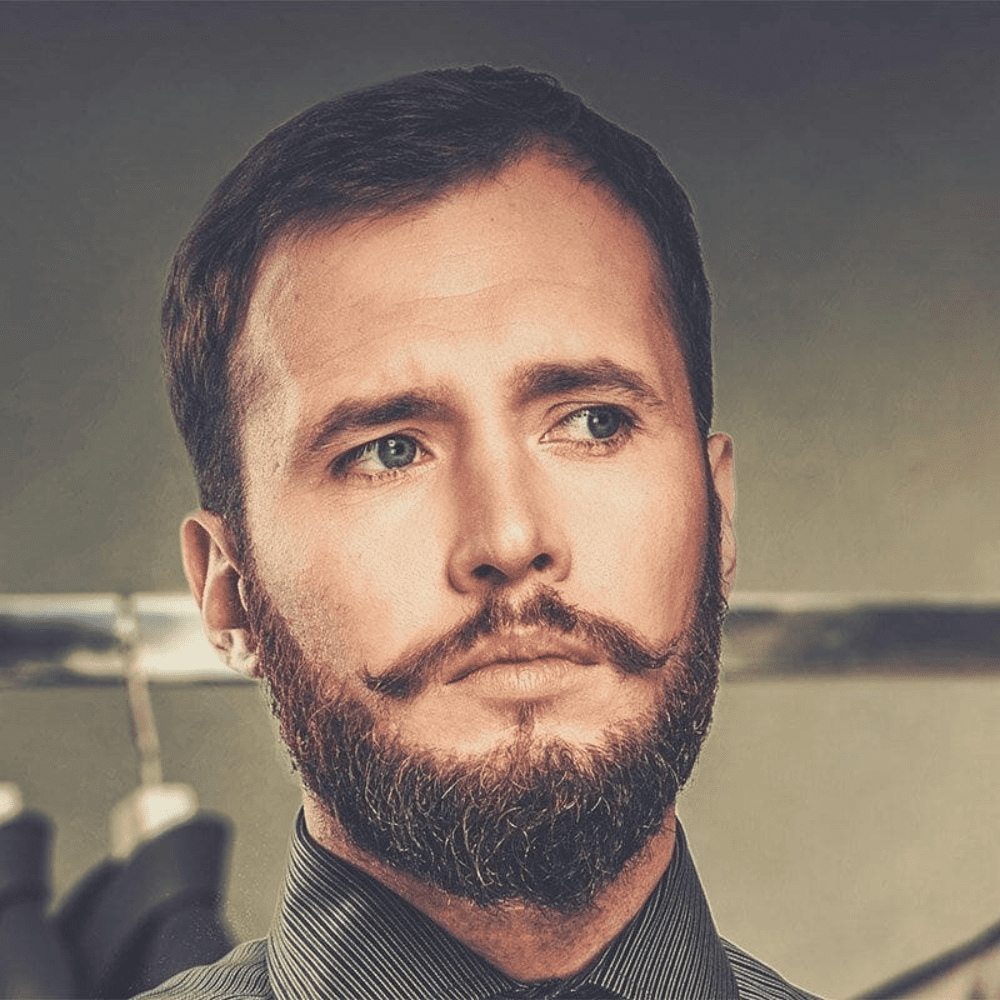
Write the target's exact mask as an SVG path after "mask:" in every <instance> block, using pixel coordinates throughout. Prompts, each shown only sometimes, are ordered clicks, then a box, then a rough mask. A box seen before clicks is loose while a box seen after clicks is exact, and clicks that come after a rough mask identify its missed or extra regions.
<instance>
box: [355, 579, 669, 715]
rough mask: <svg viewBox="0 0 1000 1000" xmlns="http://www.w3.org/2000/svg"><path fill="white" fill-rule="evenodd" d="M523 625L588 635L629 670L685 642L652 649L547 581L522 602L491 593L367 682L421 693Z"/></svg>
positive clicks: (659, 663)
mask: <svg viewBox="0 0 1000 1000" xmlns="http://www.w3.org/2000/svg"><path fill="white" fill-rule="evenodd" d="M518 628H536V629H537V628H550V629H553V630H554V631H556V632H559V633H560V634H562V635H572V636H574V637H575V638H578V639H582V640H584V641H585V642H587V643H588V644H589V645H590V646H592V647H593V649H594V651H595V652H596V653H599V654H601V656H602V657H603V658H605V659H607V660H609V661H610V662H611V663H612V664H613V665H614V666H615V667H617V668H618V669H619V670H621V671H622V672H623V673H626V674H639V673H645V672H648V671H651V670H658V669H660V668H661V667H663V666H665V665H666V664H667V663H668V662H669V661H670V660H671V659H673V658H674V657H675V656H676V655H677V652H678V648H679V646H680V639H679V638H675V639H673V640H671V641H670V642H669V643H667V645H666V646H664V647H661V648H659V649H651V648H650V647H649V646H647V645H646V644H645V643H644V642H643V641H642V640H641V639H640V638H639V636H638V635H636V633H635V632H634V631H633V630H632V629H630V628H629V627H628V626H627V625H623V624H621V623H619V622H616V621H613V620H612V619H610V618H604V617H602V616H600V615H594V614H591V613H589V612H587V611H582V610H580V609H579V608H576V607H573V606H572V605H570V604H567V603H566V602H565V601H563V600H562V598H560V597H559V595H558V593H557V592H556V591H555V590H553V589H552V588H551V587H542V588H541V589H539V590H538V592H537V593H535V595H534V596H533V597H531V598H530V599H529V600H527V601H526V602H524V603H522V604H520V605H518V606H515V605H514V604H513V603H512V602H511V601H510V600H509V599H508V598H506V597H505V596H502V595H498V594H497V595H490V596H489V597H488V598H487V599H486V601H485V602H484V603H483V606H482V608H480V610H479V611H478V612H477V613H476V614H474V615H472V616H470V617H469V618H468V619H466V620H465V621H464V622H462V623H460V624H459V625H457V626H456V627H455V628H453V629H452V630H451V631H449V632H448V633H446V634H445V635H444V636H442V637H441V638H439V639H436V640H434V641H432V642H430V643H428V644H427V645H425V646H424V647H423V648H421V649H418V650H417V651H416V652H414V653H411V654H409V655H407V656H405V657H403V658H402V659H400V660H398V661H397V662H396V663H394V664H393V665H392V666H391V667H390V668H389V669H388V670H386V671H384V672H382V673H379V674H378V675H375V674H367V675H366V677H365V683H366V685H367V686H368V689H369V690H370V691H373V692H375V693H376V694H382V695H386V696H387V697H389V698H394V699H398V700H404V699H407V698H413V697H416V695H418V694H419V693H420V692H421V691H422V690H423V688H424V687H425V686H426V685H427V684H428V682H429V681H430V680H431V679H432V678H433V677H435V676H439V675H440V674H442V673H443V672H444V670H445V668H446V665H447V664H448V662H449V661H450V660H451V659H452V658H454V657H455V656H458V655H460V654H462V653H467V652H468V651H469V650H471V649H472V648H473V647H474V646H475V645H476V643H477V642H479V641H481V640H482V639H485V638H486V637H488V636H497V635H501V634H502V633H503V632H505V631H511V630H514V629H518Z"/></svg>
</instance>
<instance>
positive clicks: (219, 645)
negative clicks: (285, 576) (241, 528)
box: [181, 510, 259, 677]
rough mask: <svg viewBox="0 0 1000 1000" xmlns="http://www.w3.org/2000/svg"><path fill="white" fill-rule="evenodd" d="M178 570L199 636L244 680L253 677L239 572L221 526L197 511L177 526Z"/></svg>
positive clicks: (254, 662)
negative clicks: (180, 566) (198, 615)
mask: <svg viewBox="0 0 1000 1000" xmlns="http://www.w3.org/2000/svg"><path fill="white" fill-rule="evenodd" d="M181 552H182V554H183V557H184V572H185V574H186V575H187V579H188V585H189V586H190V588H191V593H192V595H193V596H194V599H195V602H196V603H197V605H198V609H199V611H200V612H201V619H202V622H203V623H204V626H205V635H206V636H207V637H208V641H209V642H210V643H211V644H212V647H213V648H214V649H215V651H216V653H218V655H219V656H220V658H221V659H222V660H223V661H224V662H225V663H226V664H227V665H228V666H229V667H231V668H232V669H233V670H235V671H237V672H238V673H241V674H245V675H247V676H248V677H256V676H259V667H258V658H257V651H256V647H255V644H254V641H253V636H252V633H251V630H250V628H249V621H248V618H247V612H246V606H245V604H244V599H243V585H242V581H243V574H242V571H241V569H240V567H239V565H238V564H237V561H236V559H235V556H234V552H235V546H234V545H233V541H232V537H231V534H230V531H229V529H228V527H227V526H226V524H225V522H224V521H223V520H222V518H221V517H219V516H218V515H217V514H213V513H212V512H211V511H206V510H200V511H197V512H196V513H194V514H191V515H189V516H188V517H187V518H185V520H184V523H183V524H182V525H181Z"/></svg>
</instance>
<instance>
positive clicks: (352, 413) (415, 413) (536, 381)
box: [299, 360, 665, 459]
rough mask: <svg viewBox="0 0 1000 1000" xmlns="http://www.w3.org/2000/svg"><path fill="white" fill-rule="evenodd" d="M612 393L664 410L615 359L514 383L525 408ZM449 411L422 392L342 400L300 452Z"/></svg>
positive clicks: (541, 368) (534, 372) (451, 414)
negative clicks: (584, 394)
mask: <svg viewBox="0 0 1000 1000" xmlns="http://www.w3.org/2000/svg"><path fill="white" fill-rule="evenodd" d="M602 389H603V390H608V389H614V390H617V391H619V392H624V393H626V394H628V395H630V396H632V397H634V398H635V399H636V400H638V401H639V402H641V403H644V404H645V405H647V406H663V405H665V404H664V401H663V399H662V398H661V397H660V396H659V394H658V393H657V392H656V391H655V390H654V389H653V388H652V386H650V384H649V383H648V382H647V381H646V380H645V379H644V378H643V377H642V376H641V375H640V374H639V373H638V372H637V371H634V370H633V369H631V368H626V367H624V366H623V365H619V364H616V363H615V362H614V361H606V360H599V361H594V362H591V363H589V364H578V365H576V364H541V365H531V366H529V367H527V368H526V369H523V370H522V371H521V372H520V373H519V374H518V375H517V376H516V377H515V379H514V393H513V395H514V399H515V400H516V402H517V403H518V405H521V406H524V405H527V404H530V403H534V402H538V401H539V400H543V399H547V398H551V397H553V396H561V395H565V394H566V393H568V392H593V391H600V390H602ZM454 418H455V411H454V408H453V407H452V406H451V405H449V404H448V403H446V402H444V401H443V400H442V399H441V398H434V397H432V396H428V395H426V394H424V393H421V392H402V393H390V394H387V395H385V396H379V397H376V398H374V399H345V400H344V401H343V402H340V403H338V404H337V405H336V406H334V407H333V409H331V410H330V412H329V413H327V415H326V416H325V417H324V418H323V420H322V422H321V423H320V424H319V425H318V426H316V427H314V429H313V430H312V431H311V432H309V433H307V434H306V435H305V443H304V445H303V447H302V449H301V450H300V452H299V454H300V456H301V457H302V459H309V458H311V457H312V456H315V455H317V454H319V453H320V452H322V451H323V450H324V449H326V448H327V447H328V446H329V445H330V444H331V442H333V441H335V440H336V439H337V438H338V437H340V436H341V435H343V434H350V433H353V432H355V431H359V430H378V429H380V428H382V427H387V426H390V425H392V424H395V423H398V422H399V421H401V420H439V421H443V420H453V419H454Z"/></svg>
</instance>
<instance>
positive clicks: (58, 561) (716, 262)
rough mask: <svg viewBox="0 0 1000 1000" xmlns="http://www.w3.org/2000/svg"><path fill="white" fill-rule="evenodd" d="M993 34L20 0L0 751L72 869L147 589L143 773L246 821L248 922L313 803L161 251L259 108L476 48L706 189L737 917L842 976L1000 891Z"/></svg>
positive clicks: (6, 382) (239, 836) (966, 21)
mask: <svg viewBox="0 0 1000 1000" xmlns="http://www.w3.org/2000/svg"><path fill="white" fill-rule="evenodd" d="M998 51H1000V5H998V4H996V3H961V2H958V3H933V2H931V3H890V4H884V3H853V2H852V3H823V2H815V3H785V2H766V3H722V2H718V3H717V2H702V3H683V2H678V3H659V2H643V3H626V2H621V3H617V2H616V3H608V2H601V0H594V2H588V3H575V2H549V3H533V2H518V3H491V2H469V3H462V2H455V3H380V2H365V3H324V2H317V3H296V2H272V3H265V4H257V3H159V2H143V3H129V2H121V3H86V2H80V3H44V2H43V3H17V2H7V3H4V4H2V5H0V114H2V116H3V119H2V120H3V137H4V138H3V144H4V150H5V151H4V155H3V157H2V158H0V173H2V177H3V180H2V183H0V198H2V199H3V208H2V212H0V234H2V235H0V253H2V254H3V258H2V264H0V282H2V299H0V309H2V310H3V313H2V317H3V318H2V331H3V332H2V336H3V338H4V340H3V354H2V358H3V361H2V363H0V386H2V393H0V414H2V417H0V436H2V437H0V440H2V445H0V447H2V454H3V458H4V475H3V476H2V477H0V497H2V502H0V594H3V595H6V596H4V597H2V598H0V781H11V782H16V783H17V785H18V786H19V788H20V789H21V791H22V792H23V794H24V799H25V801H26V802H27V803H28V804H30V805H32V806H34V807H37V808H39V809H42V810H43V811H45V812H47V813H48V814H49V815H50V816H51V817H53V819H54V821H55V824H56V831H57V833H56V839H55V844H54V852H53V858H52V866H53V867H52V872H53V876H52V877H53V891H54V896H55V899H56V901H57V902H58V900H59V899H60V898H61V897H62V896H64V895H65V893H66V892H67V891H68V890H69V889H70V888H71V887H72V886H73V884H74V883H75V882H76V881H77V880H78V879H79V878H80V877H81V875H82V874H83V873H84V872H86V871H87V870H88V869H89V868H90V867H91V866H92V865H94V864H96V863H97V862H98V861H100V860H101V858H102V857H103V856H104V855H105V854H106V852H107V846H108V845H107V840H108V833H107V830H108V813H109V811H110V810H111V807H112V806H113V805H114V803H115V802H116V801H118V800H120V799H121V798H122V797H123V796H125V795H126V794H127V793H128V792H129V791H131V790H132V789H133V788H134V787H135V786H136V784H137V783H138V781H139V768H138V765H137V757H136V752H135V749H134V746H133V739H132V736H131V728H132V725H133V722H132V721H130V714H129V710H128V705H129V702H128V699H127V698H126V696H125V691H124V687H123V685H122V683H121V680H120V678H121V674H122V657H121V655H120V653H119V651H118V647H117V646H116V645H115V642H116V640H115V639H114V634H115V628H116V619H115V604H114V601H113V599H112V597H111V596H110V595H112V594H136V593H138V594H141V595H142V596H141V597H140V599H139V603H138V609H139V613H140V618H139V624H140V638H139V640H138V643H137V644H136V645H135V646H134V649H136V650H138V653H137V659H136V662H137V663H138V664H139V665H140V666H141V667H142V669H143V670H144V672H145V674H146V675H148V676H151V677H152V678H153V680H152V683H151V689H152V694H151V699H152V701H151V704H152V710H153V713H154V715H155V719H156V722H157V724H158V729H159V736H160V742H161V755H162V771H163V775H164V776H165V778H166V779H167V780H170V781H176V782H187V783H189V784H190V785H191V786H192V787H193V788H195V789H196V790H197V795H198V800H199V802H200V804H201V805H202V806H203V807H204V808H206V809H209V810H214V811H217V812H220V813H223V814H225V815H228V816H230V817H231V818H232V819H233V820H234V822H235V837H234V841H233V850H232V856H231V860H230V866H229V878H228V883H227V910H226V913H227V918H228V920H229V922H230V924H231V926H232V928H233V930H234V932H235V934H236V936H237V937H239V938H243V937H249V936H259V935H261V934H263V933H265V932H266V929H267V926H268V923H269V920H270V916H271V910H272V907H273V903H274V899H275V895H276V892H277V888H278V886H279V884H280V880H281V877H282V871H283V864H284V853H285V847H286V843H287V838H288V835H289V832H290V828H291V821H292V818H293V817H294V814H295V811H296V808H297V801H298V795H297V791H296V785H295V782H294V778H293V776H292V775H291V774H290V769H289V767H288V765H287V763H286V762H285V760H284V758H283V757H282V755H281V754H280V752H279V751H278V750H277V749H276V748H275V746H274V740H273V736H272V732H271V724H270V721H269V718H268V716H267V711H266V707H265V705H264V702H263V700H262V699H261V697H260V695H259V693H258V692H257V691H256V689H255V687H254V686H253V685H249V684H242V683H238V682H233V681H231V680H230V679H229V678H228V675H225V674H223V673H221V672H220V671H219V669H218V667H217V666H216V665H215V664H214V662H213V659H212V656H211V653H210V652H208V651H207V650H206V647H205V646H204V644H203V643H202V642H201V640H200V639H199V625H198V622H197V620H196V617H195V616H194V614H193V610H194V609H193V606H192V605H191V604H190V602H189V601H188V600H187V599H186V598H185V597H183V590H184V586H185V585H184V579H183V573H182V569H181V564H180V559H179V556H178V551H177V527H178V524H179V522H180V519H181V517H182V516H183V514H184V513H185V512H186V511H187V510H189V509H191V508H192V507H194V506H195V494H194V491H193V487H192V484H191V479H190V474H189V471H188V467H187V461H186V457H185V455H184V452H183V448H182V446H181V444H180V441H179V439H178V438H177V435H176V433H175V431H174V428H173V425H172V422H171V419H170V415H169V410H168V405H167V402H166V397H165V393H164V392H163V389H162V386H161V382H160V375H159V342H158V325H159V323H158V310H159V296H160V294H161V291H162V285H163V280H164V277H165V274H166V271H167V268H168V266H169V262H170V258H171V256H172V254H173V252H174V250H175V249H176V246H177V244H178V243H179V241H180V240H181V238H182V237H183V235H184V234H185V232H186V231H187V229H188V227H189V226H190V224H191V223H192V221H193V219H194V217H195V215H196V214H197V212H198V210H199V208H200V206H201V205H202V203H203V202H204V201H205V199H206V198H207V197H208V195H209V194H210V192H211V190H212V189H213V187H214V185H215V184H216V183H217V182H218V181H219V180H220V179H221V177H222V176H223V174H224V173H225V172H226V171H227V170H228V169H229V168H230V167H231V166H232V165H233V164H234V163H235V162H236V161H237V160H238V159H239V158H240V157H241V156H242V155H243V153H244V152H245V151H246V150H247V149H248V148H249V146H250V145H252V144H253V143H254V142H255V141H256V140H257V139H259V138H260V137H261V136H262V135H263V134H264V133H265V132H266V131H267V130H269V129H270V128H273V127H274V126H275V125H277V124H279V123H280V122H282V121H283V120H285V119H287V118H288V117H290V116H291V115H292V114H294V113H295V112H297V111H299V110H301V109H302V108H304V107H306V106H308V105H310V104H312V103H314V102H316V101H318V100H321V99H324V98H326V97H329V96H332V95H334V94H336V93H338V92H341V91H343V90H346V89H350V88H353V87H357V86H362V85H365V84H369V83H374V82H377V81H380V80H383V79H386V78H389V77H392V76H395V75H399V74H401V73H406V72H411V71H415V70H419V69H423V68H428V67H432V66H444V65H473V64H476V63H483V62H484V63H490V64H493V65H497V66H504V65H511V64H520V65H524V66H528V67H530V68H532V69H538V70H544V71H547V72H550V73H553V74H554V75H555V76H557V77H558V78H559V79H560V80H561V81H562V82H563V83H564V84H565V85H566V86H567V87H568V88H570V89H571V90H574V91H576V92H578V93H580V94H581V95H582V96H583V97H584V98H585V99H586V100H587V101H588V103H590V104H591V105H592V106H593V107H594V108H595V109H596V110H597V111H599V112H600V113H602V114H604V115H605V116H607V117H609V118H611V119H612V120H614V121H617V122H619V123H620V124H622V125H623V126H624V127H626V128H628V129H630V130H632V131H634V132H636V133H638V134H639V135H642V136H643V137H644V138H646V139H647V140H648V141H650V142H651V143H652V144H653V145H654V146H656V147H657V149H658V150H659V151H660V152H661V153H662V154H663V156H664V159H665V160H666V162H667V163H668V165H669V166H670V167H671V169H672V170H673V171H674V173H675V174H676V176H677V177H678V179H679V180H680V181H681V183H682V184H683V185H684V187H685V188H686V190H687V191H688V193H689V195H690V196H691V198H692V201H693V203H694V206H695V211H696V215H697V218H698V222H699V227H700V230H701V233H702V237H703V245H704V251H705V257H706V264H707V267H708V271H709V276H710V279H711V280H712V283H713V289H714V301H715V331H716V333H715V336H716V370H717V398H718V405H717V418H716V427H717V428H718V429H721V430H725V431H728V432H730V433H731V434H732V435H733V436H734V438H735V441H736V456H737V472H738V516H737V532H738V536H739V542H740V573H739V581H738V591H737V593H736V595H735V597H734V602H733V603H734V609H735V613H734V615H733V617H732V619H731V622H730V627H729V635H728V638H727V652H726V660H725V680H724V683H723V686H722V691H721V694H720V704H719V709H718V713H717V721H716V724H715V727H714V730H713V734H712V737H711V739H710V740H709V744H708V747H707V749H706V752H705V755H704V758H703V760H702V762H701V763H700V765H699V768H698V770H697V772H696V775H695V779H694V781H693V783H692V786H691V788H690V789H689V790H688V791H687V792H686V793H685V795H684V797H683V799H682V802H681V805H680V813H681V815H682V818H683V819H684V822H685V825H686V827H687V830H688V833H689V836H690V839H691V843H692V847H693V850H694V854H695V857H696V860H697V862H698V865H699V868H700V870H701V873H702V876H703V879H704V881H705V883H706V888H707V893H708V896H709V899H710V901H711V902H712V904H713V909H714V912H715V916H716V920H717V923H718V925H719V927H720V930H721V932H722V933H723V934H724V935H725V936H727V937H730V938H732V939H733V940H735V941H736V942H737V943H739V944H740V945H742V946H743V947H745V948H747V949H748V950H750V951H752V952H754V953H756V954H758V955H759V956H760V957H761V958H763V959H764V960H766V961H768V962H770V963H772V964H774V965H775V966H776V967H777V968H779V969H780V970H781V971H782V972H783V973H784V974H785V975H786V976H788V977H789V978H790V979H792V980H793V981H796V982H799V983H801V984H802V985H803V986H805V987H807V988H809V989H812V990H814V991H816V992H819V993H823V994H825V995H827V996H830V997H841V996H849V995H857V994H860V993H862V992H864V991H866V990H869V989H871V988H873V987H875V986H876V985H877V984H878V983H880V982H883V981H885V980H888V979H890V978H892V977H894V976H895V975H897V974H898V973H901V972H903V971H904V970H906V969H909V968H912V967H913V966H916V965H918V964H919V963H921V962H923V961H925V960H926V959H930V958H932V957H933V956H935V955H938V954H940V953H942V952H945V951H947V950H949V949H952V948H954V947H956V946H958V945H960V944H961V943H962V942H965V941H968V940H969V939H971V938H972V937H973V936H974V935H976V934H978V933H979V932H980V931H982V930H983V929H984V928H987V927H989V926H990V925H992V924H994V923H995V922H996V921H998V920H1000V862H998V859H997V833H998V831H1000V796H998V795H997V794H996V787H997V783H998V777H1000V774H998V770H1000V769H998V764H997V760H998V756H1000V754H998V751H1000V747H998V736H997V729H998V725H997V720H998V718H1000V684H998V679H997V670H998V668H1000V637H998V636H1000V610H998V609H1000V517H998V513H1000V512H998V504H997V497H998V496H1000V415H998V400H1000V336H998V332H1000V331H998V321H997V316H998V315H1000V263H998V261H1000V170H998V169H997V159H998V155H1000V66H998V60H997V52H998ZM118 624H119V626H120V622H119V623H118ZM119 632H120V628H119ZM134 659H135V658H134ZM134 709H135V702H134V699H133V715H134ZM998 982H1000V980H998ZM899 995H902V994H899ZM912 995H915V994H912ZM937 995H944V994H942V993H939V994H937ZM949 995H950V994H949ZM954 995H956V996H957V995H971V994H959V993H955V994H954ZM984 995H985V994H984Z"/></svg>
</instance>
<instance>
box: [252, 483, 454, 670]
mask: <svg viewBox="0 0 1000 1000" xmlns="http://www.w3.org/2000/svg"><path fill="white" fill-rule="evenodd" d="M271 523H276V521H272V522H271ZM277 523H282V524H283V525H284V528H285V530H283V531H282V532H281V533H280V535H279V534H276V533H273V534H272V537H271V538H270V539H269V540H268V544H267V545H266V547H265V546H259V547H258V563H259V565H258V569H259V571H260V574H261V577H262V580H263V581H264V583H265V585H266V586H267V587H268V589H269V592H270V593H271V594H272V597H273V599H274V600H275V601H276V603H278V606H279V609H280V610H281V611H282V613H283V614H284V615H285V617H286V618H287V619H288V621H289V623H290V624H291V625H292V626H293V628H294V630H295V633H296V634H297V635H298V636H299V638H300V642H301V643H302V645H303V649H304V651H305V652H306V653H307V654H309V655H310V656H317V655H319V656H324V655H327V654H328V653H329V652H330V650H329V649H328V648H327V647H328V645H329V643H330V641H331V638H335V640H336V643H337V652H338V653H339V654H340V656H341V658H343V657H346V658H347V661H348V663H349V664H351V665H353V667H354V668H355V669H358V670H361V669H363V668H365V667H367V668H369V669H373V670H377V669H378V668H379V667H380V666H381V665H383V664H384V663H385V662H387V661H389V660H391V659H394V658H396V657H398V656H399V655H400V654H401V653H403V652H404V651H405V650H406V649H407V648H408V647H410V646H411V645H412V644H413V643H414V641H415V640H417V641H419V639H420V637H422V636H427V637H433V636H434V635H435V634H436V631H439V630H440V628H441V627H442V626H443V627H445V628H449V627H451V625H453V624H454V622H442V621H438V620H437V619H439V618H441V610H440V608H439V607H438V606H437V604H436V603H435V594H436V592H437V590H438V589H439V588H437V587H436V584H435V581H436V579H437V577H438V576H440V575H441V571H440V565H441V543H440V540H439V538H438V533H437V532H435V531H434V530H428V527H429V524H432V523H433V522H430V521H429V520H428V518H427V517H426V512H425V511H423V510H422V507H421V506H420V505H419V504H418V503H415V502H404V499H403V498H402V497H401V496H399V497H391V496H390V497H387V500H386V502H385V503H383V504H375V505H366V506H365V508H364V509H363V510H361V509H357V508H350V509H344V508H343V507H338V508H332V507H324V505H323V504H316V505H315V506H313V507H312V508H310V509H305V508H300V509H299V510H286V511H285V512H284V514H283V517H282V519H281V520H280V521H277ZM265 551H266V553H267V555H266V557H265V556H264V552H265ZM261 563H263V565H261ZM438 599H439V598H438Z"/></svg>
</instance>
